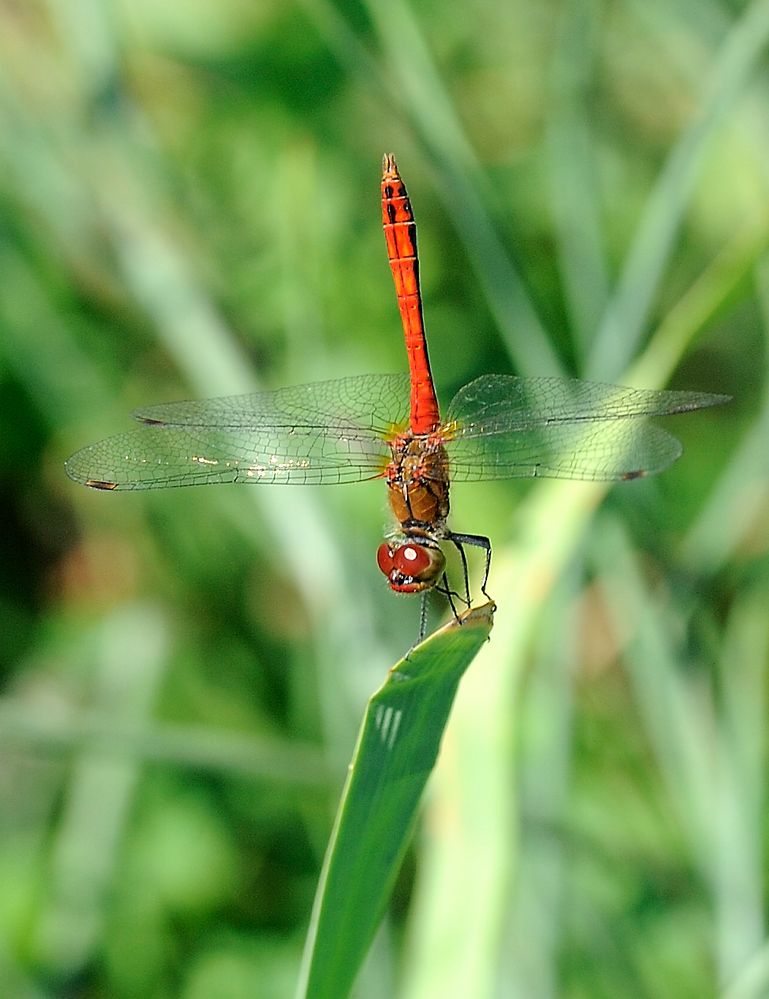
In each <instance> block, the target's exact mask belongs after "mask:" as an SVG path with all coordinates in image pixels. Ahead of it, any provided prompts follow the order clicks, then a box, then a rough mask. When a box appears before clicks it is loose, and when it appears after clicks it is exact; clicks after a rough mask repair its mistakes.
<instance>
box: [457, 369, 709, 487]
mask: <svg viewBox="0 0 769 999" xmlns="http://www.w3.org/2000/svg"><path fill="white" fill-rule="evenodd" d="M727 399H728V397H727V396H721V395H711V394H708V393H702V392H668V391H659V392H658V391H646V390H643V389H630V388H623V387H621V386H616V385H604V384H601V383H598V382H583V381H578V380H576V379H565V378H515V377H513V376H506V375H488V376H485V377H483V378H479V379H476V381H474V382H471V383H470V384H469V385H466V386H465V387H464V388H463V389H461V390H460V392H459V393H458V394H457V395H456V397H455V398H454V400H453V401H452V403H451V406H450V408H449V413H448V421H447V423H446V425H445V426H446V428H447V437H448V438H449V440H448V442H447V444H446V450H447V453H448V457H449V462H450V473H451V478H452V480H454V481H463V480H479V479H498V478H516V477H524V476H543V477H553V478H564V479H585V480H595V481H610V480H617V479H628V478H635V477H637V476H640V475H647V474H651V473H653V472H659V471H661V470H662V469H663V468H666V467H667V466H668V465H670V464H671V463H672V462H674V461H675V460H676V458H678V457H679V455H680V454H681V450H682V449H681V445H680V443H679V441H677V440H676V438H675V437H672V436H671V435H670V434H669V433H667V432H666V431H665V430H661V429H660V428H659V427H655V426H653V425H650V424H648V423H646V422H645V418H646V417H648V416H662V415H667V414H671V413H681V412H687V411H689V410H695V409H702V408H703V407H705V406H713V405H717V404H719V403H721V402H725V401H727Z"/></svg>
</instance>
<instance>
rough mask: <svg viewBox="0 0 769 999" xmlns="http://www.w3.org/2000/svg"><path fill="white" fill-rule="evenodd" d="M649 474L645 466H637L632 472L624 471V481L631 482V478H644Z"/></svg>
mask: <svg viewBox="0 0 769 999" xmlns="http://www.w3.org/2000/svg"><path fill="white" fill-rule="evenodd" d="M648 474H649V473H648V472H647V471H646V469H644V468H636V469H635V470H634V471H632V472H623V473H622V481H623V482H629V481H630V480H631V479H642V478H643V477H644V476H645V475H648Z"/></svg>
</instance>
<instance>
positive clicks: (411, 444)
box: [385, 431, 449, 536]
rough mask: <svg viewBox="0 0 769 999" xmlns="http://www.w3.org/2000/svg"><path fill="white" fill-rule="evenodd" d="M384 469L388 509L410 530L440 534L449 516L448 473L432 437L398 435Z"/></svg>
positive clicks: (436, 440)
mask: <svg viewBox="0 0 769 999" xmlns="http://www.w3.org/2000/svg"><path fill="white" fill-rule="evenodd" d="M390 447H391V451H392V460H391V461H390V462H389V464H388V465H387V468H386V469H385V478H386V480H387V488H388V497H389V500H390V507H391V509H392V511H393V514H394V515H395V517H396V519H397V521H398V523H399V524H400V525H401V526H402V527H403V528H404V530H405V531H407V532H408V531H409V530H411V529H413V528H427V529H428V533H429V534H430V535H432V536H437V535H440V534H441V532H442V531H443V528H444V525H445V521H446V518H447V517H448V515H449V472H448V460H447V458H446V451H445V448H444V447H443V442H442V439H441V438H440V436H439V435H438V434H437V433H435V434H418V435H417V434H412V433H411V432H410V431H407V432H406V433H404V434H400V435H399V436H398V437H396V438H395V440H394V441H393V442H392V443H391V445H390Z"/></svg>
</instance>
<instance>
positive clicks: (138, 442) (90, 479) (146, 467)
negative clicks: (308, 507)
mask: <svg viewBox="0 0 769 999" xmlns="http://www.w3.org/2000/svg"><path fill="white" fill-rule="evenodd" d="M135 415H136V416H137V418H138V419H140V420H142V421H143V422H145V423H146V424H147V425H146V426H144V427H142V428H141V429H139V430H134V431H131V432H129V433H125V434H120V435H118V436H116V437H109V438H107V439H106V440H103V441H100V442H99V443H97V444H91V445H89V446H88V447H85V448H83V449H82V450H80V451H78V452H77V453H76V454H74V455H73V456H72V457H71V458H70V459H69V460H68V461H67V463H66V470H67V473H68V475H69V476H70V477H71V478H73V479H75V480H76V481H77V482H82V483H84V484H85V485H89V486H93V487H94V488H100V489H159V488H164V487H170V486H193V485H204V484H210V483H218V482H249V483H259V482H264V483H284V484H292V485H293V484H297V483H299V484H311V485H313V484H314V485H326V484H329V483H343V482H358V481H361V480H362V479H370V478H376V477H377V476H379V475H381V474H382V470H383V468H384V465H385V464H386V462H387V461H388V459H389V456H390V451H389V447H388V445H387V443H386V440H384V439H383V438H384V437H385V436H386V435H387V434H388V433H390V432H391V431H392V430H393V428H394V427H396V426H402V425H403V423H404V422H405V421H406V420H407V419H408V376H407V375H365V376H362V377H359V378H342V379H339V380H336V381H330V382H317V383H314V384H311V385H302V386H296V387H294V388H288V389H280V390H279V391H277V392H261V393H256V394H253V395H245V396H229V397H226V398H222V399H209V400H203V401H200V402H179V403H169V404H166V405H160V406H151V407H148V408H146V409H142V410H140V411H139V412H137V413H136V414H135Z"/></svg>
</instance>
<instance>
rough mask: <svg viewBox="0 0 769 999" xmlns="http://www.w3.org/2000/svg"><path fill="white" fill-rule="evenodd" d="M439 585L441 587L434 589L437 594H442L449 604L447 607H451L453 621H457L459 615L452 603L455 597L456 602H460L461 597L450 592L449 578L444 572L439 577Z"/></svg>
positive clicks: (453, 591) (454, 592) (454, 591)
mask: <svg viewBox="0 0 769 999" xmlns="http://www.w3.org/2000/svg"><path fill="white" fill-rule="evenodd" d="M441 583H442V585H441V586H436V587H435V589H436V591H437V592H438V593H442V594H443V596H444V597H446V599H447V600H448V602H449V607H451V613H452V614H453V615H454V618H455V620H457V621H459V620H460V618H459V614H458V613H457V605H456V604H455V603H454V597H456V598H457V599H458V600H462V597H460V595H459V594H458V593H457V592H456V590H452V589H451V588H450V587H449V577H448V576H447V575H446V573H445V572H444V574H443V576H442V577H441ZM468 606H469V604H468Z"/></svg>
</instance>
